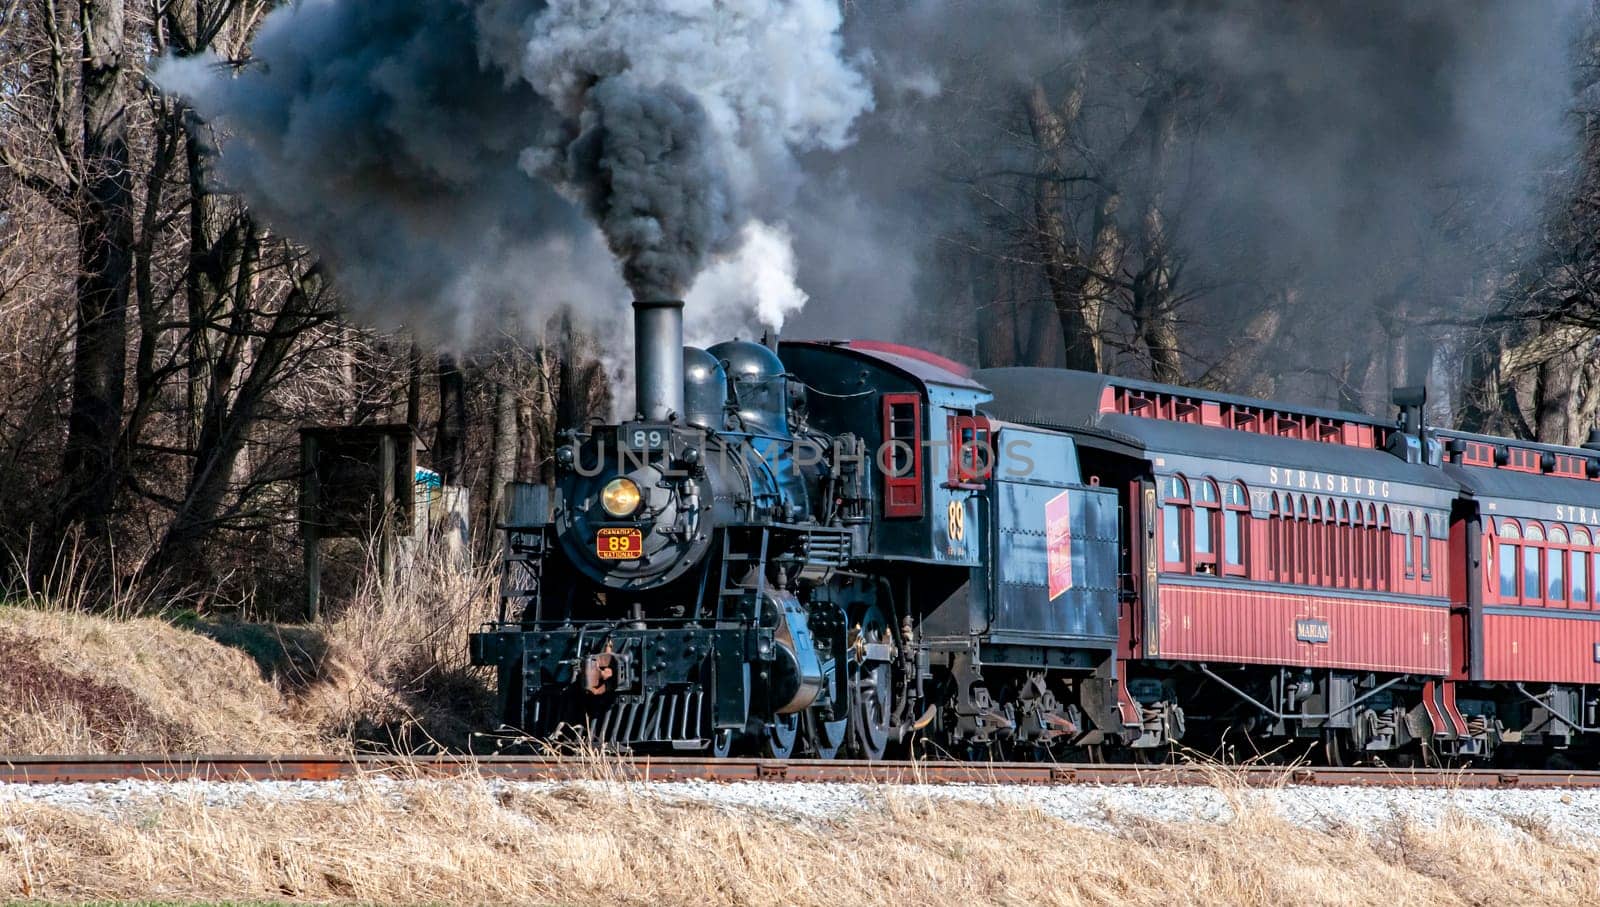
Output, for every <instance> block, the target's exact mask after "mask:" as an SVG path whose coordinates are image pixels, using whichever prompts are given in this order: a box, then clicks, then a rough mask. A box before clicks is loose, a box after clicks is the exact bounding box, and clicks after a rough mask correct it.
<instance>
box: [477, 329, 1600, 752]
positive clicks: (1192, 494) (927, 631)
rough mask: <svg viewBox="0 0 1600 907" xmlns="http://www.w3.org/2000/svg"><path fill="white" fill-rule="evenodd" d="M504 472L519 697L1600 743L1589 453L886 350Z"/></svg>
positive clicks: (865, 744)
mask: <svg viewBox="0 0 1600 907" xmlns="http://www.w3.org/2000/svg"><path fill="white" fill-rule="evenodd" d="M634 312H635V337H636V344H637V352H636V382H637V386H636V393H637V402H638V405H637V413H636V416H635V418H634V419H632V420H629V421H625V422H622V423H621V424H616V425H595V426H592V427H590V428H588V429H586V430H583V431H581V432H574V433H569V434H568V435H567V436H565V437H564V438H563V439H562V445H561V447H560V448H559V450H558V451H557V454H556V462H557V466H558V474H557V478H556V482H555V485H554V488H553V490H552V489H549V488H547V487H546V486H543V485H529V486H517V487H515V488H514V489H513V493H512V494H511V496H510V499H511V501H512V505H511V507H510V512H509V513H508V515H507V518H506V521H505V525H504V532H505V540H506V547H505V552H506V553H505V570H504V580H503V582H504V587H503V590H502V592H503V594H502V601H501V613H500V616H499V620H497V621H496V622H495V623H494V624H493V625H491V626H488V627H485V628H484V629H483V630H482V632H479V633H477V634H474V635H473V636H472V637H471V641H470V649H471V654H472V658H473V661H474V663H475V664H479V665H488V666H493V667H494V668H495V669H496V677H497V684H498V690H499V695H500V707H501V710H502V721H503V723H504V725H505V727H506V728H508V729H514V730H515V731H516V732H517V733H518V734H521V735H526V736H528V737H532V738H537V739H542V740H561V739H569V740H570V739H577V740H582V741H587V742H590V743H592V744H596V745H599V746H602V747H607V748H616V749H619V750H626V751H634V752H707V753H712V754H717V755H727V754H732V753H757V754H762V755H766V756H770V757H776V758H782V757H790V756H797V755H805V756H812V757H817V758H832V757H836V756H839V755H849V756H854V757H858V758H866V759H877V758H882V757H884V756H885V755H886V754H889V753H891V752H896V751H904V750H905V748H906V747H908V746H909V745H914V746H917V747H920V748H922V749H924V750H931V751H937V752H944V753H949V754H954V755H957V756H966V757H973V756H978V757H981V756H991V757H993V756H1001V757H1007V758H1105V757H1107V755H1108V751H1109V755H1112V756H1114V757H1118V758H1120V757H1123V756H1130V757H1133V758H1145V759H1150V758H1158V757H1161V756H1163V755H1165V754H1167V753H1169V752H1171V751H1172V749H1173V748H1174V747H1175V746H1178V745H1183V746H1189V747H1193V748H1196V749H1199V750H1202V751H1209V752H1221V753H1224V754H1233V755H1250V754H1254V753H1260V752H1269V751H1278V752H1286V753H1290V754H1294V755H1300V754H1303V753H1306V752H1314V753H1315V754H1316V755H1318V756H1320V757H1321V758H1325V759H1326V760H1327V761H1330V762H1333V763H1336V764H1338V763H1344V762H1350V761H1385V762H1392V763H1401V764H1406V763H1411V762H1415V761H1424V762H1443V761H1446V760H1454V761H1480V760H1489V759H1498V758H1504V759H1510V760H1518V761H1530V760H1536V759H1537V760H1544V761H1549V760H1550V759H1552V758H1565V759H1571V758H1573V754H1574V753H1577V752H1582V751H1585V750H1587V749H1588V748H1590V747H1592V746H1593V741H1594V739H1595V736H1594V735H1595V734H1596V732H1597V731H1600V721H1597V717H1596V716H1597V713H1600V483H1597V480H1600V433H1597V435H1596V436H1595V437H1592V438H1591V440H1590V442H1589V443H1588V444H1586V445H1585V446H1584V447H1581V448H1567V447H1557V446H1552V445H1541V444H1535V443H1532V442H1523V441H1512V440H1507V439H1499V438H1491V437H1487V436H1478V435H1470V434H1466V433H1461V432H1450V431H1441V430H1435V429H1431V428H1429V427H1427V426H1426V425H1425V424H1424V423H1423V420H1422V407H1423V403H1424V400H1425V398H1424V396H1423V394H1422V393H1421V391H1420V389H1408V390H1403V391H1401V392H1397V395H1396V403H1397V405H1398V406H1399V407H1400V416H1399V418H1398V420H1397V421H1396V422H1394V423H1385V422H1382V421H1379V420H1374V419H1369V418H1367V417H1364V416H1361V415H1359V414H1352V413H1345V412H1332V411H1322V410H1316V409H1307V408H1300V407H1287V406H1283V405H1280V404H1274V403H1271V402H1268V401H1262V400H1251V399H1247V398H1241V397H1233V396H1229V395H1224V394H1215V393H1210V392H1202V391H1198V390H1192V389H1185V388H1180V387H1173V386H1166V385H1157V384H1151V383H1147V382H1140V381H1133V380H1127V379H1120V378H1115V377H1112V376H1106V375H1096V374H1086V373H1080V372H1071V371H1063V370H1055V369H991V370H982V371H976V372H973V371H970V370H968V369H966V368H965V367H963V366H961V365H960V364H958V363H955V362H952V361H950V360H947V359H944V358H942V357H939V356H936V355H934V354H931V353H927V352H924V351H921V350H916V349H912V348H909V347H904V346H900V345H896V344H890V343H881V342H874V341H848V342H821V341H804V342H785V343H782V344H778V345H776V347H775V348H773V347H770V346H768V345H765V344H762V343H755V342H750V341H739V340H734V341H729V342H725V343H720V344H717V345H715V346H712V347H710V348H709V349H705V350H701V349H696V348H684V347H683V344H682V304H681V303H679V302H636V303H635V305H634Z"/></svg>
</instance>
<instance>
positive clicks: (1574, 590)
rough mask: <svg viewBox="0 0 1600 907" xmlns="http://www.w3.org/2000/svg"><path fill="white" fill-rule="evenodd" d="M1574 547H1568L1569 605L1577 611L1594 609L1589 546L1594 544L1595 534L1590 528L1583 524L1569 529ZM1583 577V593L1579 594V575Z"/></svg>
mask: <svg viewBox="0 0 1600 907" xmlns="http://www.w3.org/2000/svg"><path fill="white" fill-rule="evenodd" d="M1568 536H1569V537H1570V538H1571V540H1572V542H1571V544H1572V547H1571V548H1569V549H1567V606H1568V607H1570V608H1572V609H1573V610H1577V611H1593V610H1594V587H1593V586H1592V585H1591V583H1593V582H1594V577H1593V576H1591V575H1590V571H1589V563H1590V561H1591V560H1592V558H1590V556H1589V547H1590V545H1591V544H1593V541H1592V539H1593V536H1591V535H1590V533H1589V530H1588V529H1585V528H1584V527H1582V526H1573V527H1572V528H1570V529H1569V530H1568ZM1580 576H1581V577H1583V594H1582V595H1579V594H1578V583H1577V582H1576V580H1577V579H1578V577H1580Z"/></svg>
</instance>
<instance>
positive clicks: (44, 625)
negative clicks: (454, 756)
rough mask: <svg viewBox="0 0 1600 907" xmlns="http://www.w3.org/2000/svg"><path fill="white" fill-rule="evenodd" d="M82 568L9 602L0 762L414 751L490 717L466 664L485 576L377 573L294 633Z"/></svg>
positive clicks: (444, 568) (420, 562)
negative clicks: (161, 596) (196, 608)
mask: <svg viewBox="0 0 1600 907" xmlns="http://www.w3.org/2000/svg"><path fill="white" fill-rule="evenodd" d="M435 550H436V551H437V549H435ZM78 564H79V559H78V558H77V557H76V556H75V555H74V554H73V553H71V552H69V553H68V555H67V556H65V557H63V558H62V559H61V562H60V565H59V568H58V570H57V571H55V573H54V575H52V577H51V578H50V581H49V583H48V584H47V587H48V590H49V591H48V592H41V591H35V590H32V589H27V588H24V589H22V590H19V592H18V593H17V594H15V595H14V598H13V605H11V606H9V607H0V662H3V663H4V664H5V665H6V670H5V671H0V753H111V752H140V753H185V752H188V753H192V752H234V753H238V752H291V751H298V752H330V751H331V752H344V751H348V750H350V749H352V748H360V749H399V750H403V751H407V752H416V751H428V750H435V749H461V748H464V747H465V746H466V745H467V744H468V743H469V742H470V739H471V732H472V731H474V730H480V729H482V728H483V727H485V726H487V725H488V724H490V723H491V721H492V716H491V715H489V714H488V707H489V703H490V701H491V699H490V695H489V690H488V687H487V685H486V680H487V677H486V676H485V675H484V674H483V673H482V672H481V671H475V670H473V669H471V668H469V666H468V665H467V663H466V662H467V657H466V638H467V634H468V633H469V632H471V631H472V630H473V629H475V628H476V627H477V625H478V624H479V623H481V622H482V621H483V620H484V619H486V618H487V617H488V616H490V615H491V614H492V610H493V607H494V597H493V591H494V585H493V575H492V572H491V571H490V570H488V569H462V568H460V567H457V566H456V565H454V564H451V563H449V562H447V561H446V560H445V559H444V557H443V556H439V555H435V556H433V557H421V558H416V559H414V560H413V561H412V563H411V565H410V567H409V568H408V569H406V570H404V571H402V572H401V573H400V574H399V575H398V576H397V577H396V578H395V579H394V580H392V581H389V582H380V581H378V580H377V579H376V578H375V577H376V571H370V570H369V571H368V572H367V574H366V575H367V577H368V579H366V580H364V581H362V582H361V583H360V584H359V585H358V587H357V589H356V590H355V593H354V594H353V595H352V596H350V597H349V599H348V600H346V601H344V602H341V603H339V608H338V610H337V611H335V612H334V613H333V614H331V615H330V616H329V617H328V618H327V619H326V620H324V621H322V622H320V623H316V624H310V625H292V626H291V625H272V624H259V623H250V622H246V621H240V620H237V619H230V618H227V617H216V618H212V617H204V618H202V617H199V616H196V615H195V614H193V613H192V612H189V611H186V610H182V608H183V605H184V604H185V602H184V601H182V600H179V601H171V600H168V601H165V602H157V601H154V600H152V599H150V598H149V597H148V596H147V595H146V594H145V593H142V592H140V591H138V590H126V591H119V592H113V593H111V594H107V593H106V592H105V591H104V590H103V589H96V588H94V586H95V583H94V580H93V579H92V577H91V576H90V575H89V574H88V573H87V572H86V571H82V570H80V569H79V568H78V566H77V565H78ZM149 614H164V615H167V616H166V617H149V616H144V617H141V616H139V615H149Z"/></svg>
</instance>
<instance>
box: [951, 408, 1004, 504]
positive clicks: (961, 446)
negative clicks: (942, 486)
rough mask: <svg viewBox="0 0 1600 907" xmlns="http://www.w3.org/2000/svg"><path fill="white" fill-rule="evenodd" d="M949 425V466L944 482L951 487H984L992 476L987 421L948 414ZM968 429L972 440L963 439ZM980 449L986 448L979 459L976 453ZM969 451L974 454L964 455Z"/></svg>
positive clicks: (992, 463) (982, 418) (992, 448)
mask: <svg viewBox="0 0 1600 907" xmlns="http://www.w3.org/2000/svg"><path fill="white" fill-rule="evenodd" d="M949 425H950V469H949V473H948V477H947V479H946V482H947V484H948V485H949V486H950V487H951V488H970V489H980V488H983V487H985V485H986V484H987V483H988V481H989V479H990V478H991V477H993V475H994V447H993V446H992V441H991V439H992V437H993V435H991V434H990V428H989V420H988V419H987V418H985V417H983V416H951V417H950V420H949ZM969 431H970V432H971V433H972V441H971V442H968V441H966V440H964V437H965V433H966V432H969ZM969 443H970V445H971V446H970V447H969V446H968V445H969ZM980 449H981V450H983V451H985V453H984V454H983V457H984V459H983V460H982V461H979V460H978V459H977V456H976V455H977V451H978V450H980ZM969 452H971V453H973V454H974V456H973V457H970V458H969V457H967V456H966V454H967V453H969ZM969 461H970V462H969Z"/></svg>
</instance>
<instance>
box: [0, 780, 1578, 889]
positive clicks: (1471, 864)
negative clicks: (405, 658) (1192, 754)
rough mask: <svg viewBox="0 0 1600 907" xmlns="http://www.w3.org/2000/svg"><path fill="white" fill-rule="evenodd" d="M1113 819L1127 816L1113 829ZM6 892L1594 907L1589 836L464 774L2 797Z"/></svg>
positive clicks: (1248, 812) (1, 861)
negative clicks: (87, 807) (816, 803)
mask: <svg viewBox="0 0 1600 907" xmlns="http://www.w3.org/2000/svg"><path fill="white" fill-rule="evenodd" d="M1114 821H1115V820H1114ZM0 828H3V829H4V830H3V831H0V891H7V892H9V893H10V894H12V895H15V896H22V897H32V898H43V899H49V900H82V899H99V898H125V897H141V898H161V899H172V898H177V899H202V900H204V899H216V898H229V899H241V898H242V899H272V900H277V899H290V900H305V901H328V900H337V901H363V902H375V903H539V904H577V903H585V904H587V903H621V904H696V905H722V904H730V905H732V904H779V903H782V904H818V905H828V907H837V905H841V904H851V905H854V904H862V905H873V904H884V905H888V904H896V905H903V904H919V903H935V904H973V903H982V904H988V903H1003V904H1024V903H1026V904H1034V903H1044V904H1062V905H1080V904H1084V905H1087V904H1150V905H1156V904H1160V905H1167V904H1238V905H1244V904H1319V905H1320V904H1328V905H1333V904H1339V905H1345V904H1373V905H1385V907H1390V905H1407V904H1485V903H1491V902H1493V903H1527V902H1539V903H1546V904H1577V903H1592V902H1593V900H1594V895H1595V893H1596V892H1597V891H1600V851H1597V850H1595V849H1594V848H1593V845H1592V843H1574V842H1570V841H1560V840H1551V839H1549V838H1548V837H1547V836H1545V837H1541V836H1539V834H1538V833H1537V831H1535V833H1534V836H1533V837H1531V838H1521V839H1518V838H1510V837H1506V836H1504V835H1502V834H1500V833H1498V832H1496V831H1494V830H1492V829H1489V828H1487V827H1484V826H1481V825H1478V824H1476V823H1474V822H1472V821H1470V820H1467V819H1465V818H1463V819H1462V820H1461V821H1460V822H1457V823H1452V824H1450V825H1449V826H1448V827H1445V828H1442V829H1438V830H1432V829H1421V828H1415V827H1406V826H1397V827H1394V828H1390V829H1386V830H1384V831H1382V832H1381V833H1379V834H1377V835H1367V834H1364V833H1358V832H1356V831H1353V830H1352V831H1340V832H1333V833H1324V832H1318V831H1312V830H1308V829H1305V828H1301V827H1298V826H1293V825H1290V824H1288V823H1286V822H1284V821H1282V820H1281V819H1279V818H1277V817H1276V816H1274V815H1273V814H1271V813H1270V811H1268V810H1266V809H1264V808H1260V807H1257V806H1252V805H1251V804H1250V803H1249V802H1246V803H1245V804H1244V808H1243V810H1242V812H1241V813H1240V814H1239V817H1238V818H1237V819H1235V820H1234V821H1232V822H1229V823H1226V824H1222V825H1205V824H1192V825H1191V824H1181V823H1180V824H1164V823H1156V822H1149V821H1133V820H1122V821H1118V822H1117V823H1116V827H1115V830H1114V831H1103V830H1095V829H1091V828H1086V827H1082V826H1079V825H1074V824H1071V823H1067V822H1064V821H1061V820H1058V819H1054V818H1051V817H1049V816H1046V815H1044V814H1042V813H1039V812H1037V811H1034V810H1031V809H1027V808H1019V807H1001V806H983V805H976V804H971V803H952V802H932V801H926V800H920V799H917V798H915V797H911V796H907V795H903V794H897V793H896V792H895V791H893V790H886V791H884V792H882V793H881V795H880V796H879V798H878V802H877V803H876V804H875V805H874V806H873V807H872V808H870V809H868V810H866V811H864V812H862V813H859V814H852V815H850V816H848V817H841V818H837V819H829V820H820V819H804V820H800V819H789V818H780V817H776V816H773V815H770V814H762V813H755V812H751V811H745V810H738V811H732V810H726V809H717V808H714V807H711V806H708V805H705V804H700V803H674V802H668V801H664V800H662V799H659V798H656V797H653V796H648V795H640V794H638V793H637V792H630V791H627V790H619V789H617V788H615V787H612V786H609V785H590V786H566V787H562V788H558V789H556V790H553V791H547V792H531V791H527V790H517V791H513V792H502V793H499V794H497V793H496V792H495V790H494V789H493V788H491V787H490V786H489V785H486V784H483V783H480V782H477V781H474V780H471V779H465V780H460V781H454V782H439V783H426V784H413V785H409V786H407V787H405V788H404V789H403V790H400V791H398V792H397V791H396V790H395V789H394V788H392V787H388V788H386V787H379V786H366V787H360V788H358V790H357V792H356V794H355V796H354V799H353V800H351V801H350V802H346V803H329V802H320V803H311V802H279V803H268V802H250V803H245V804H241V805H237V806H228V807H207V806H206V805H204V804H202V803H200V802H198V801H192V800H191V801H187V802H169V803H167V804H166V805H164V806H161V807H159V808H157V807H155V806H146V807H144V808H135V809H132V810H130V811H129V812H128V813H127V814H126V815H123V816H121V817H120V818H117V819H114V820H111V821H107V820H104V819H102V818H99V817H94V816H90V815H86V814H84V813H80V812H72V811H67V810H63V809H60V808H55V807H41V806H37V805H33V806H22V805H18V804H16V803H4V804H0Z"/></svg>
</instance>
